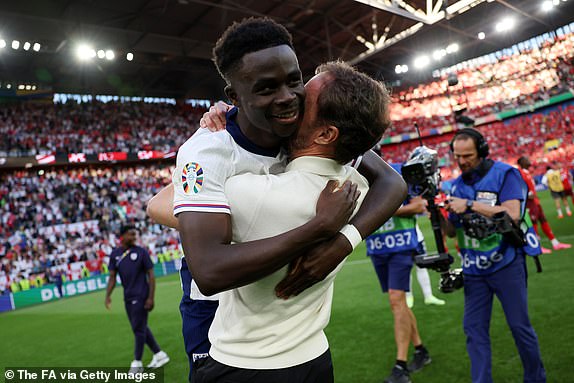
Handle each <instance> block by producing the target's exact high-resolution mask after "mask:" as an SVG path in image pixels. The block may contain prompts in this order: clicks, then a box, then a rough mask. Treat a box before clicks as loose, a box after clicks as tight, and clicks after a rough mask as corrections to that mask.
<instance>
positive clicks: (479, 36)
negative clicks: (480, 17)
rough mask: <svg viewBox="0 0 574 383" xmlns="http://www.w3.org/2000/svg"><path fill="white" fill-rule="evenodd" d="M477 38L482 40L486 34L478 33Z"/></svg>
mask: <svg viewBox="0 0 574 383" xmlns="http://www.w3.org/2000/svg"><path fill="white" fill-rule="evenodd" d="M477 37H478V39H479V40H484V39H485V38H486V34H485V33H484V32H478V35H477Z"/></svg>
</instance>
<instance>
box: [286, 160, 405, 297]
mask: <svg viewBox="0 0 574 383" xmlns="http://www.w3.org/2000/svg"><path fill="white" fill-rule="evenodd" d="M358 170H359V172H360V173H361V174H362V175H363V176H364V177H365V178H366V179H367V180H368V181H369V184H370V187H369V192H368V193H367V195H366V196H365V199H364V200H363V203H362V205H361V208H360V209H359V211H358V212H357V214H356V215H355V216H354V217H353V219H352V220H351V222H350V223H351V224H352V225H353V226H355V227H356V228H357V230H358V232H359V234H360V236H361V239H364V238H366V237H367V236H368V235H370V234H371V233H372V232H374V231H375V230H376V229H377V228H379V227H380V226H382V225H383V224H384V223H385V222H386V221H388V220H389V218H391V217H392V216H393V214H394V213H395V212H396V210H397V209H398V208H399V206H400V205H401V204H402V202H403V201H404V200H405V198H406V195H407V185H406V183H405V181H404V180H403V178H402V177H401V176H400V174H399V173H397V172H396V171H395V170H394V169H393V168H392V167H391V166H390V165H389V164H387V163H386V162H385V161H383V160H382V159H381V158H380V157H379V156H378V155H377V154H375V153H374V152H373V151H369V152H367V153H365V155H364V156H363V160H362V161H361V166H360V167H359V169H358ZM352 251H353V247H352V246H351V243H350V242H349V240H348V239H347V238H346V237H345V236H343V235H342V234H340V233H339V234H337V235H336V236H334V237H333V238H331V239H330V240H328V241H326V242H324V243H321V244H319V245H317V246H316V247H315V248H313V249H312V250H310V251H309V252H307V254H306V255H305V256H302V257H300V258H299V259H297V261H296V262H294V263H293V264H292V265H291V268H290V271H289V273H288V274H287V276H286V277H285V278H283V279H282V280H281V282H279V284H278V285H277V286H276V288H275V292H276V294H277V296H278V297H281V298H285V299H287V298H288V297H290V296H292V295H297V294H299V293H301V292H302V291H304V290H306V289H307V288H309V287H310V286H312V285H314V284H315V283H317V282H319V281H321V280H323V279H325V277H326V276H327V275H329V273H331V271H333V270H335V268H336V267H337V265H338V264H339V263H341V262H342V261H343V260H344V259H345V257H347V255H349V254H350V253H351V252H352Z"/></svg>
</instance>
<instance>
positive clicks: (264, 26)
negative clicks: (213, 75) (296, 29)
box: [213, 17, 295, 83]
mask: <svg viewBox="0 0 574 383" xmlns="http://www.w3.org/2000/svg"><path fill="white" fill-rule="evenodd" d="M280 45H288V46H289V47H290V48H291V49H293V50H295V49H294V48H293V39H292V36H291V34H290V33H289V32H288V31H287V29H286V28H285V27H284V26H283V25H281V24H278V23H276V22H275V21H273V20H272V19H270V18H268V17H259V18H255V17H250V18H247V19H243V20H241V21H239V22H234V23H233V24H232V25H231V26H229V27H228V28H227V29H226V30H225V32H223V34H222V35H221V37H220V38H219V40H217V42H216V43H215V47H214V48H213V62H214V63H215V66H216V67H217V70H218V71H219V74H220V75H221V77H223V79H224V80H225V81H226V82H228V83H229V75H230V74H231V73H232V72H233V71H235V70H237V69H238V66H239V64H240V62H241V59H242V58H243V56H245V55H246V54H248V53H252V52H257V51H260V50H263V49H267V48H272V47H276V46H280Z"/></svg>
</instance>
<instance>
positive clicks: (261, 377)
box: [193, 350, 334, 383]
mask: <svg viewBox="0 0 574 383" xmlns="http://www.w3.org/2000/svg"><path fill="white" fill-rule="evenodd" d="M333 382H334V377H333V362H332V361H331V353H330V351H329V350H327V351H326V352H325V353H324V354H323V355H321V356H319V357H317V358H315V359H313V360H310V361H309V362H306V363H303V364H299V365H297V366H293V367H288V368H279V369H273V370H251V369H245V368H237V367H230V366H227V365H225V364H221V363H219V362H218V361H216V360H214V359H213V358H212V357H211V356H210V357H208V358H205V359H200V360H198V361H196V362H195V363H194V365H193V383H333Z"/></svg>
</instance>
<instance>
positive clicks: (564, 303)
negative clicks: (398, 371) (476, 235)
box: [0, 193, 574, 383]
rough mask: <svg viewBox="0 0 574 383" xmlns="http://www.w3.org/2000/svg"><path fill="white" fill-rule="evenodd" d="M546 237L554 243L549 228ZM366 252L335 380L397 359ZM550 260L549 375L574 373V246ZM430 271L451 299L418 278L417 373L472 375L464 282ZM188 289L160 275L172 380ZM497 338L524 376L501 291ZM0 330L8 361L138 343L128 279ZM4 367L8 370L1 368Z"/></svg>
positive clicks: (94, 355) (509, 363)
mask: <svg viewBox="0 0 574 383" xmlns="http://www.w3.org/2000/svg"><path fill="white" fill-rule="evenodd" d="M542 202H543V206H544V208H545V212H546V215H547V217H548V219H549V221H550V224H551V226H552V228H553V230H554V233H555V234H556V236H557V237H558V238H559V239H560V240H561V241H562V242H568V243H574V230H573V228H574V217H565V218H564V219H562V220H558V219H557V218H556V212H555V209H554V205H553V202H552V200H551V199H550V196H549V194H548V193H542ZM421 226H422V229H423V231H424V232H425V234H426V237H427V244H428V245H429V247H433V241H432V236H431V234H430V227H429V226H430V225H429V223H428V220H426V219H421ZM543 245H545V246H546V247H551V246H550V244H549V242H548V240H546V239H545V237H544V240H543ZM450 247H451V248H453V247H452V246H450ZM364 254H365V250H364V247H359V248H358V249H357V250H356V251H355V252H354V253H353V254H352V255H351V256H350V258H349V260H348V262H347V265H346V266H345V267H344V268H343V269H342V271H341V272H340V274H339V275H338V277H337V280H336V282H335V296H334V303H333V313H332V317H331V323H330V324H329V326H328V328H327V335H328V337H329V341H330V344H331V352H332V354H333V360H334V366H335V379H336V382H337V383H375V382H377V383H378V382H381V381H382V380H383V378H384V377H385V376H386V375H387V374H388V373H389V371H390V369H391V367H392V364H393V362H394V359H395V344H394V336H393V323H392V315H391V312H390V308H389V304H388V300H387V296H386V295H383V294H382V293H381V291H380V287H379V285H378V282H377V279H376V276H375V273H374V271H373V268H372V265H371V264H370V262H369V261H368V259H367V258H366V257H365V255H364ZM542 264H543V268H544V272H543V273H542V274H536V273H535V271H534V267H533V266H534V264H533V262H531V261H530V260H529V261H528V266H529V270H530V276H529V305H530V316H531V320H532V323H533V325H534V327H535V329H536V331H537V333H538V337H539V340H540V347H541V349H542V356H543V359H544V363H545V367H546V370H547V374H548V381H549V382H557V383H561V382H564V383H567V382H572V381H573V380H574V378H572V376H573V375H574V368H573V367H571V366H572V365H571V364H570V363H571V360H570V355H572V352H571V345H572V344H574V321H572V318H573V317H574V307H573V306H572V304H571V303H572V298H571V294H572V291H574V279H573V278H572V275H571V274H572V272H571V270H574V251H572V250H562V251H558V252H554V253H552V254H550V255H545V256H544V257H543V259H542ZM430 274H431V279H432V282H433V289H434V290H435V295H438V296H440V297H441V298H443V299H446V300H447V304H446V306H442V307H437V306H425V305H424V304H423V303H422V295H421V292H420V289H419V287H418V284H417V283H416V282H415V283H414V294H415V306H414V308H413V310H414V313H415V315H416V317H417V320H418V326H419V330H420V333H421V336H422V339H423V341H424V343H425V345H426V346H427V347H428V348H429V350H430V352H431V354H432V358H433V362H432V364H431V365H429V366H428V367H426V368H425V369H424V370H423V371H421V372H419V373H417V374H414V375H413V377H412V378H413V381H414V382H425V383H435V382H437V383H438V382H441V383H444V382H449V383H459V382H468V381H470V375H469V361H468V357H467V355H466V349H465V338H464V334H463V332H462V310H463V294H462V291H458V292H455V293H453V294H449V295H443V294H440V293H438V291H437V289H436V288H435V287H436V286H437V283H438V278H437V274H436V273H434V272H432V271H431V272H430ZM180 296H181V292H180V286H179V279H178V277H177V275H172V276H168V277H164V278H160V279H159V280H158V286H157V297H156V307H155V309H154V311H153V312H152V314H151V315H150V327H151V329H152V331H153V332H154V334H155V336H156V339H157V340H158V342H159V343H160V345H161V346H162V348H163V349H164V350H165V351H166V352H167V353H168V354H169V355H170V357H171V359H172V361H171V362H170V363H169V364H168V365H167V366H166V368H165V381H166V382H183V381H185V379H186V377H187V360H186V357H185V353H184V351H183V343H182V337H181V319H180V316H179V311H178V304H179V299H180ZM491 338H492V349H493V375H494V380H495V381H496V382H497V383H504V382H508V383H514V382H520V381H522V367H521V363H520V358H519V357H518V353H517V351H516V348H515V346H514V342H513V339H512V336H511V334H510V330H509V329H508V326H507V324H506V321H505V318H504V315H503V313H502V310H501V308H500V305H499V304H498V301H496V300H495V305H494V310H493V317H492V323H491ZM0 339H1V344H2V346H3V352H2V353H1V354H0V367H8V366H10V367H14V366H21V367H103V366H110V367H125V366H128V365H129V362H130V361H131V359H132V352H133V336H132V333H131V330H130V327H129V323H128V321H127V317H126V314H125V312H124V308H123V300H122V295H121V288H120V289H116V291H115V292H114V295H113V303H112V310H111V311H107V310H106V309H105V308H104V293H103V292H96V293H92V294H88V295H83V296H77V297H72V298H68V299H64V300H61V301H57V302H54V303H48V304H44V305H39V306H34V307H29V308H25V309H22V310H18V311H14V312H9V313H3V314H0ZM150 359H151V353H150V351H149V349H147V348H146V350H145V353H144V364H145V363H147V362H149V360H150ZM0 376H2V379H3V374H0ZM270 383H272V382H270Z"/></svg>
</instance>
